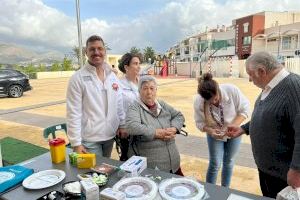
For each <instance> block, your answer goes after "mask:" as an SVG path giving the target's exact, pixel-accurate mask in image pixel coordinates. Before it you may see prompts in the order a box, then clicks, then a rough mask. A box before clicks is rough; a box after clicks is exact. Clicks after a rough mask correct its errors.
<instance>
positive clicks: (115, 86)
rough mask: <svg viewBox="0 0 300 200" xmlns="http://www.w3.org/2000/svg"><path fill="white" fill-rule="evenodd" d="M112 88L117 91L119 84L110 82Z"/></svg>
mask: <svg viewBox="0 0 300 200" xmlns="http://www.w3.org/2000/svg"><path fill="white" fill-rule="evenodd" d="M112 88H113V89H114V90H115V91H118V89H119V85H118V84H117V83H113V84H112Z"/></svg>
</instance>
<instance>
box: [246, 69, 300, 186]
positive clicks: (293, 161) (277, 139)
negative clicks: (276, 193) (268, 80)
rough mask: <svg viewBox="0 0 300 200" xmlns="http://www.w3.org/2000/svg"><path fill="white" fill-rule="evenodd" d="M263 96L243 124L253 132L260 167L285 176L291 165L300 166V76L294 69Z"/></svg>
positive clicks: (252, 140) (281, 176) (276, 174)
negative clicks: (246, 122) (248, 120)
mask: <svg viewBox="0 0 300 200" xmlns="http://www.w3.org/2000/svg"><path fill="white" fill-rule="evenodd" d="M260 98H261V96H259V97H258V98H257V100H256V102H255V106H254V110H253V113H252V117H251V121H250V122H249V123H248V124H245V125H244V126H242V128H243V129H244V130H245V131H246V133H248V134H249V135H250V138H251V143H252V151H253V155H254V159H255V162H256V164H257V167H258V168H259V169H260V170H261V171H263V172H265V173H267V174H269V175H272V176H275V177H278V178H281V179H282V180H286V179H287V172H288V170H289V168H293V169H297V170H300V76H299V75H296V74H293V73H291V74H290V75H288V76H287V77H286V78H284V79H283V80H282V81H281V82H280V83H279V84H278V85H277V86H276V87H275V88H273V89H272V91H271V92H270V94H269V95H268V96H267V97H266V98H265V99H264V100H260ZM274 184H276V183H274Z"/></svg>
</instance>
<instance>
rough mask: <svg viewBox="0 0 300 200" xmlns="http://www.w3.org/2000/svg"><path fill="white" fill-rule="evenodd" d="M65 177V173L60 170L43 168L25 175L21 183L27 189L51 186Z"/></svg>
mask: <svg viewBox="0 0 300 200" xmlns="http://www.w3.org/2000/svg"><path fill="white" fill-rule="evenodd" d="M65 177H66V173H65V172H64V171H62V170H57V169H52V170H44V171H40V172H37V173H34V174H32V175H31V176H29V177H27V178H26V179H25V180H24V181H23V183H22V184H23V187H25V188H27V189H32V190H37V189H43V188H47V187H51V186H53V185H55V184H57V183H59V182H61V181H62V180H64V178H65Z"/></svg>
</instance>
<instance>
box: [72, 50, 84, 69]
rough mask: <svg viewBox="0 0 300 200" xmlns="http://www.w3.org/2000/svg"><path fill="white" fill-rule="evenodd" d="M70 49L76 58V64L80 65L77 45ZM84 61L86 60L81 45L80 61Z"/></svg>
mask: <svg viewBox="0 0 300 200" xmlns="http://www.w3.org/2000/svg"><path fill="white" fill-rule="evenodd" d="M72 50H73V52H74V54H73V55H74V56H75V57H76V58H77V61H78V65H80V51H79V47H77V46H74V47H73V49H72ZM85 61H86V58H85V47H82V62H83V64H84V63H85Z"/></svg>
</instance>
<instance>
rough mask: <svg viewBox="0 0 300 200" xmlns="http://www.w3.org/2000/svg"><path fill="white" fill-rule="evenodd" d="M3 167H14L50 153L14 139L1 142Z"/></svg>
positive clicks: (6, 138) (5, 139) (4, 139)
mask: <svg viewBox="0 0 300 200" xmlns="http://www.w3.org/2000/svg"><path fill="white" fill-rule="evenodd" d="M0 144H1V152H2V160H3V165H4V166H7V165H14V164H17V163H20V162H23V161H25V160H28V159H30V158H33V157H35V156H39V155H41V154H43V153H46V152H48V151H49V150H48V149H45V148H43V147H39V146H36V145H34V144H30V143H28V142H24V141H22V140H18V139H15V138H12V137H5V138H3V139H1V140H0Z"/></svg>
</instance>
